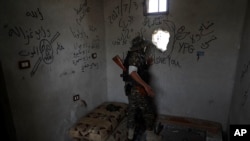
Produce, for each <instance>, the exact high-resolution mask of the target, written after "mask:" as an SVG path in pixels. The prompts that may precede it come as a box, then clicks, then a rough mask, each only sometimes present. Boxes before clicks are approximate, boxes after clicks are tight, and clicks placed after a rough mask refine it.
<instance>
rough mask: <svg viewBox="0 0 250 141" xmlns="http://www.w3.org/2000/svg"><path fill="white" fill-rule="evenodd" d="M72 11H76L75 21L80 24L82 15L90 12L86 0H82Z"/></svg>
mask: <svg viewBox="0 0 250 141" xmlns="http://www.w3.org/2000/svg"><path fill="white" fill-rule="evenodd" d="M74 11H75V13H76V15H77V16H76V23H77V24H79V25H80V24H81V22H82V21H83V19H84V17H85V16H86V15H87V13H89V12H90V7H89V6H88V1H87V0H82V1H81V3H80V5H79V7H77V8H74Z"/></svg>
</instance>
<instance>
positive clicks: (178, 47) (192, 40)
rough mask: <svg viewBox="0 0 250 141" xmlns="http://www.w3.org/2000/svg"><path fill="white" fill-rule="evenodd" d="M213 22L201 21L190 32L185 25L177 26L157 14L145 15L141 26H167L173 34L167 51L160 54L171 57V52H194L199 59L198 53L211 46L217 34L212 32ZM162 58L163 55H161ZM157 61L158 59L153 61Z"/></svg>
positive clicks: (202, 53)
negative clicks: (195, 28) (150, 16)
mask: <svg viewBox="0 0 250 141" xmlns="http://www.w3.org/2000/svg"><path fill="white" fill-rule="evenodd" d="M214 25H215V24H214V23H213V22H211V21H207V22H204V23H201V24H200V25H199V26H198V28H197V31H196V32H195V31H194V33H192V32H191V31H189V30H187V28H186V26H184V25H181V26H180V27H177V26H176V24H175V23H174V22H173V21H171V20H169V19H168V18H167V17H166V16H157V17H154V18H149V17H145V18H144V21H143V26H144V27H146V28H153V29H154V28H156V27H159V26H163V27H167V29H169V30H170V32H171V36H173V37H172V38H173V42H172V43H171V47H170V51H169V53H168V54H167V53H164V54H162V55H165V56H167V57H166V58H173V54H176V53H181V54H187V53H188V54H192V55H193V54H194V53H195V52H197V53H196V54H195V55H197V60H199V59H200V55H204V51H205V50H206V49H208V48H209V47H211V45H212V44H213V42H214V41H215V40H217V39H218V38H217V36H216V35H215V34H214ZM163 58H164V57H163ZM155 62H158V61H155ZM174 62H178V63H176V64H177V66H180V64H179V61H177V60H175V61H174Z"/></svg>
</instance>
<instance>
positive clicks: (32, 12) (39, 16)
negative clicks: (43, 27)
mask: <svg viewBox="0 0 250 141" xmlns="http://www.w3.org/2000/svg"><path fill="white" fill-rule="evenodd" d="M26 16H27V17H32V18H37V19H39V20H41V21H42V20H43V14H42V12H41V11H40V9H39V8H37V9H36V10H30V11H27V12H26Z"/></svg>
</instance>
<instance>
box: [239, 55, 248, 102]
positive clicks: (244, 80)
mask: <svg viewBox="0 0 250 141" xmlns="http://www.w3.org/2000/svg"><path fill="white" fill-rule="evenodd" d="M249 67H250V60H248V61H247V62H246V63H245V64H243V68H242V70H241V72H240V87H241V89H242V90H243V92H242V103H241V106H245V104H246V102H247V100H248V96H249V93H250V91H249V88H250V84H249V79H247V77H249Z"/></svg>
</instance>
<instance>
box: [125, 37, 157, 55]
mask: <svg viewBox="0 0 250 141" xmlns="http://www.w3.org/2000/svg"><path fill="white" fill-rule="evenodd" d="M131 44H132V47H131V48H130V50H131V51H141V50H142V51H144V52H145V51H146V50H147V49H149V48H150V47H153V46H154V44H153V43H152V42H150V41H148V40H145V39H144V38H143V37H141V36H137V37H135V38H134V39H132V42H131Z"/></svg>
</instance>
